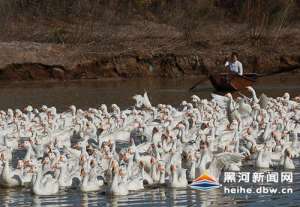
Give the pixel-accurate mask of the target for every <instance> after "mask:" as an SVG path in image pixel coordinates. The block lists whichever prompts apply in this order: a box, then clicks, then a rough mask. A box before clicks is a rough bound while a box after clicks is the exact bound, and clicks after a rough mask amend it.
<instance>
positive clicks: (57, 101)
mask: <svg viewBox="0 0 300 207" xmlns="http://www.w3.org/2000/svg"><path fill="white" fill-rule="evenodd" d="M195 82H197V79H189V80H186V79H180V80H178V79H175V80H157V79H156V80H142V79H140V80H130V81H76V82H62V83H57V82H47V83H40V82H34V83H28V82H26V83H13V84H7V83H5V84H4V83H2V84H1V85H0V96H1V99H0V109H4V110H6V109H7V108H17V107H18V108H23V107H24V106H26V105H28V104H31V105H33V106H36V107H40V106H41V105H42V104H46V105H49V106H51V105H54V106H56V107H57V108H58V109H59V110H63V109H65V108H66V107H67V106H69V105H71V104H75V105H76V106H78V107H81V108H83V109H86V108H88V107H97V106H99V105H100V104H102V103H106V104H112V103H116V104H118V105H120V106H121V107H123V108H125V107H128V106H130V105H132V104H133V101H132V99H131V97H132V96H133V95H134V94H136V93H143V92H144V90H147V91H148V92H149V96H150V99H151V101H152V102H153V103H154V104H158V103H169V104H173V105H177V104H179V103H180V102H181V101H182V100H184V99H185V100H189V97H190V96H191V95H192V93H190V92H188V90H187V89H188V88H190V87H191V86H192V85H193V83H195ZM266 83H268V84H267V85H266ZM299 83H300V78H299V77H297V76H285V77H284V76H273V77H268V78H264V79H260V80H259V82H258V83H257V85H256V87H255V88H256V89H257V91H258V93H261V92H264V93H266V94H267V95H269V96H278V95H282V94H283V92H284V91H288V92H290V93H291V95H292V96H295V95H299V94H300V84H299ZM211 92H213V88H212V87H211V85H210V83H209V82H204V83H203V85H202V86H201V88H200V91H199V92H197V93H196V94H197V95H199V96H200V97H201V98H208V97H209V96H210V93H211ZM295 164H296V166H297V169H296V171H295V173H294V183H293V185H292V187H293V190H294V193H293V194H291V195H285V196H283V195H273V196H272V195H241V196H233V195H230V196H229V195H226V196H224V193H223V189H222V188H221V189H215V190H212V191H208V192H201V191H196V190H192V189H169V188H156V189H147V188H146V189H145V190H144V191H139V192H134V193H131V194H129V195H128V196H121V197H109V196H108V195H105V194H104V193H101V192H95V193H88V194H81V193H80V192H78V191H75V190H62V191H61V192H60V193H59V194H58V195H54V196H33V195H32V193H31V191H30V189H2V188H0V206H36V207H38V206H82V207H86V206H142V207H144V206H222V207H225V206H264V205H268V206H270V205H271V206H287V205H289V204H290V203H294V204H297V203H299V202H300V186H299V185H300V174H299V173H297V171H299V162H298V161H296V162H295Z"/></svg>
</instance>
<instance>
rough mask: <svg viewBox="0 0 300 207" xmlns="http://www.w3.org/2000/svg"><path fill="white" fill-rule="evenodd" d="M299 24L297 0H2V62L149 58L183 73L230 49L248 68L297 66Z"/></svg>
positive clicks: (217, 60)
mask: <svg viewBox="0 0 300 207" xmlns="http://www.w3.org/2000/svg"><path fill="white" fill-rule="evenodd" d="M299 23H300V0H126V1H125V0H0V49H1V50H2V53H1V54H0V66H1V67H2V68H4V67H5V66H6V65H9V64H11V63H16V62H17V63H23V62H33V63H43V64H46V65H56V64H60V65H61V66H63V67H65V68H69V69H74V67H73V65H75V66H76V64H79V65H80V64H81V63H82V62H88V63H89V62H91V63H93V64H94V63H95V68H102V69H103V68H105V67H106V66H105V67H103V66H101V67H99V65H98V64H100V65H108V66H107V68H108V69H107V71H118V70H122V69H123V68H126V67H125V66H124V65H128V67H127V68H128V71H127V72H126V73H127V74H130V73H132V72H131V71H130V70H131V69H132V68H134V65H142V66H143V67H144V66H145V65H149V64H150V63H151V64H152V65H156V66H157V67H158V68H161V70H162V71H168V70H173V69H174V68H177V69H178V71H179V72H180V71H181V72H180V73H182V71H184V73H186V70H185V69H183V68H192V69H193V70H194V69H195V68H196V69H197V68H199V65H202V66H201V68H209V69H213V68H215V67H216V66H218V65H219V66H221V65H223V63H222V61H223V60H224V58H225V56H226V55H228V54H230V53H231V51H232V50H235V51H238V52H240V53H241V54H242V56H243V57H241V58H242V60H243V62H244V63H245V64H247V65H246V66H247V67H248V68H251V69H249V70H251V71H254V70H256V68H257V67H258V66H259V65H260V67H259V68H261V69H265V68H266V69H267V70H269V69H272V68H277V67H281V64H282V63H283V62H284V64H285V62H286V64H287V65H289V66H290V65H293V67H294V65H295V64H297V67H298V63H299V62H300V59H299V58H298V57H299V48H300V25H299ZM36 54H39V55H36ZM123 54H124V55H123ZM122 55H123V56H127V57H128V59H126V60H124V59H122V58H119V59H118V58H117V60H116V59H114V58H112V59H109V60H106V59H105V58H106V57H108V58H110V57H122ZM104 56H105V58H104ZM266 56H269V57H268V58H265V57H266ZM185 57H188V59H189V61H188V62H193V61H194V59H195V58H194V57H196V59H195V61H196V67H194V65H195V64H194V63H192V66H191V67H190V66H188V65H189V63H185V62H186V60H185ZM260 57H264V60H261V58H260ZM283 57H288V58H287V59H288V60H287V61H283V60H285V59H286V58H283ZM291 57H292V58H291ZM103 58H104V59H105V60H103ZM130 58H133V59H130ZM170 59H171V60H170ZM181 59H182V61H181ZM298 59H299V60H298ZM116 61H117V63H116ZM118 61H119V62H118ZM178 61H179V62H178ZM124 62H125V63H124ZM181 62H183V63H184V66H181V65H180V64H181ZM151 64H150V65H151ZM299 64H300V63H299ZM82 65H84V64H81V66H82ZM111 65H112V66H111ZM165 65H166V67H165ZM115 66H116V67H115ZM267 66H268V67H267ZM89 67H90V66H89ZM136 68H138V69H136V70H137V71H140V69H139V66H138V67H136ZM145 68H147V67H145ZM168 68H169V69H168ZM89 69H90V68H89ZM177 69H176V70H177ZM143 70H144V69H143ZM145 70H146V69H145ZM121 73H122V71H121V72H120V71H118V74H121ZM5 77H6V76H5Z"/></svg>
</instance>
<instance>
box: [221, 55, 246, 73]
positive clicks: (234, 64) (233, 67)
mask: <svg viewBox="0 0 300 207" xmlns="http://www.w3.org/2000/svg"><path fill="white" fill-rule="evenodd" d="M225 68H227V69H229V70H230V71H231V72H233V73H236V74H238V75H240V76H242V75H243V65H242V63H241V62H240V61H238V54H237V53H236V52H233V53H232V54H231V57H230V60H229V61H226V63H225Z"/></svg>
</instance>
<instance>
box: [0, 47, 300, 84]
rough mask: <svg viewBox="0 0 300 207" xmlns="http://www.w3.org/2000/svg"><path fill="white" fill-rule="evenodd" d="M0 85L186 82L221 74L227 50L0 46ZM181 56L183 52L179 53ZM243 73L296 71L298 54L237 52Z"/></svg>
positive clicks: (299, 63) (298, 62) (299, 61)
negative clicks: (143, 80)
mask: <svg viewBox="0 0 300 207" xmlns="http://www.w3.org/2000/svg"><path fill="white" fill-rule="evenodd" d="M0 49H1V54H0V80H18V81H19V80H51V79H57V80H75V79H101V78H136V77H164V78H174V77H186V76H196V75H200V74H206V73H207V71H209V72H210V73H211V72H218V71H222V70H223V68H222V65H223V63H224V61H225V58H226V55H228V54H229V51H230V50H229V49H227V50H226V48H224V49H223V50H219V51H215V50H213V49H209V48H208V49H202V50H198V51H194V52H190V51H188V50H182V51H167V52H156V53H150V52H147V51H142V50H141V51H138V50H136V51H130V52H126V53H121V52H114V53H107V54H105V53H97V51H95V50H94V51H93V50H92V49H91V48H88V47H87V46H86V45H82V46H73V45H66V44H63V45H62V44H44V43H30V42H10V43H0ZM183 51H184V52H183ZM240 54H241V55H240V59H241V61H242V62H243V64H244V68H245V72H255V73H266V72H270V71H279V70H283V71H284V70H286V71H289V70H291V69H294V68H300V54H295V53H293V54H291V53H276V52H270V53H267V52H264V53H260V54H256V53H251V52H250V53H249V51H240Z"/></svg>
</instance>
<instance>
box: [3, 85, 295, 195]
mask: <svg viewBox="0 0 300 207" xmlns="http://www.w3.org/2000/svg"><path fill="white" fill-rule="evenodd" d="M248 90H249V92H250V93H251V97H247V96H245V95H242V94H241V95H240V96H239V97H237V98H233V96H232V95H231V94H230V93H228V94H226V95H225V96H221V95H217V94H212V95H211V96H212V98H211V100H207V99H200V98H199V97H198V96H196V95H193V96H192V97H191V100H190V102H188V101H182V102H181V104H180V106H179V107H173V106H171V105H165V104H158V105H157V106H156V107H154V106H152V104H151V103H150V101H149V98H148V95H147V93H146V92H145V93H144V94H143V95H135V96H134V97H133V99H134V100H135V101H136V104H135V105H134V106H133V107H131V108H129V109H126V110H121V109H120V108H119V107H118V106H117V105H116V104H113V105H111V108H110V110H109V109H108V107H107V106H106V105H105V104H102V105H101V106H99V108H89V109H88V110H81V109H77V108H76V107H75V106H73V105H72V106H70V107H69V108H68V110H67V111H65V112H62V113H58V112H57V110H56V108H55V107H47V106H45V105H44V106H42V107H41V108H40V109H36V108H33V107H32V106H27V107H26V108H25V109H24V110H20V109H15V110H12V109H8V110H7V111H0V186H1V187H2V188H3V187H7V188H15V187H23V188H31V190H32V192H33V194H36V195H52V194H57V193H59V191H60V190H61V189H64V190H66V189H77V190H78V191H82V192H91V191H103V192H105V193H106V194H108V195H116V196H117V195H127V194H128V193H129V192H131V191H137V190H142V189H144V188H145V187H149V186H150V187H160V186H168V187H171V188H185V187H187V186H188V184H189V183H190V182H192V181H193V180H194V179H195V178H197V177H198V176H200V175H202V174H203V173H208V174H209V175H210V176H213V177H214V178H215V179H216V180H219V177H220V174H221V172H222V171H239V170H240V169H241V167H242V166H245V165H249V166H253V167H255V168H257V169H259V168H265V169H269V168H275V169H284V170H293V169H295V165H294V162H293V159H297V158H298V157H299V155H300V147H299V143H298V134H299V132H300V98H299V97H295V98H293V99H291V98H290V95H289V94H288V93H285V94H284V95H283V96H282V97H277V98H272V97H267V96H266V95H264V94H262V95H261V96H260V97H259V98H258V97H257V95H256V92H255V90H254V89H253V88H252V87H248Z"/></svg>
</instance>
